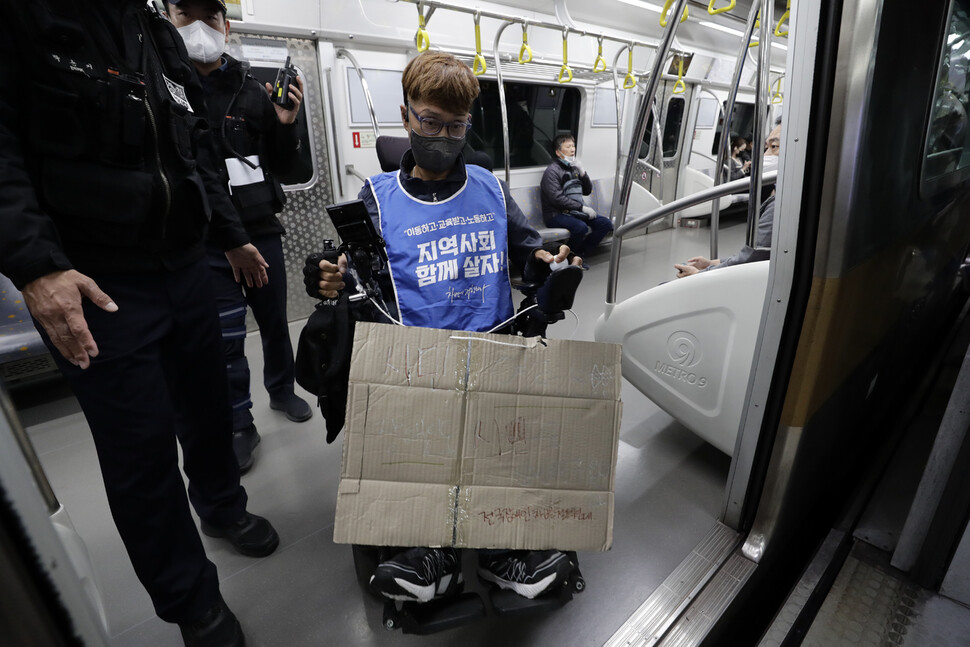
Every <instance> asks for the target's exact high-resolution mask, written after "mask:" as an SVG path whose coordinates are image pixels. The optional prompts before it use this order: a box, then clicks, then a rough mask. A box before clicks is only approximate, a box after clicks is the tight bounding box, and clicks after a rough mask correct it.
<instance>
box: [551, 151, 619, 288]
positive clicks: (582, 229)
mask: <svg viewBox="0 0 970 647" xmlns="http://www.w3.org/2000/svg"><path fill="white" fill-rule="evenodd" d="M553 146H554V148H555V154H556V159H555V160H554V161H553V162H552V163H551V164H550V165H549V166H547V167H546V170H545V172H544V173H543V174H542V181H541V182H540V184H539V189H540V202H541V203H542V220H543V221H544V222H545V223H546V226H547V227H556V228H561V229H568V230H569V241H568V245H569V248H570V249H571V250H573V251H574V252H575V253H576V254H577V255H579V256H586V255H587V254H589V253H590V252H591V251H593V250H594V249H596V246H597V245H599V244H600V241H602V240H603V238H604V237H605V236H606V234H608V233H610V232H611V231H613V223H612V222H610V219H609V218H606V217H604V216H600V215H597V214H596V212H595V211H594V210H593V208H592V207H589V206H587V205H586V204H584V203H583V196H584V195H589V194H590V193H591V192H592V190H593V182H592V181H591V180H590V179H589V175H588V174H587V173H586V170H585V169H584V168H583V165H582V163H581V162H580V161H579V160H578V159H576V140H575V139H573V137H572V135H559V136H558V137H556V139H555V142H554V143H553ZM583 269H589V267H588V266H587V265H586V264H585V263H583Z"/></svg>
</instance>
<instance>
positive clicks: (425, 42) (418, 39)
mask: <svg viewBox="0 0 970 647" xmlns="http://www.w3.org/2000/svg"><path fill="white" fill-rule="evenodd" d="M414 44H415V45H416V46H417V48H418V52H424V51H427V49H428V48H429V47H430V46H431V39H430V38H429V37H428V30H427V29H425V23H424V3H423V2H419V3H418V33H416V34H415V35H414Z"/></svg>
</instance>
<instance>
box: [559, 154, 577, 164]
mask: <svg viewBox="0 0 970 647" xmlns="http://www.w3.org/2000/svg"><path fill="white" fill-rule="evenodd" d="M562 161H564V162H565V163H566V166H572V165H573V164H575V163H576V156H575V155H567V156H565V157H563V158H562Z"/></svg>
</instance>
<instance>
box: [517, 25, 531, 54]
mask: <svg viewBox="0 0 970 647" xmlns="http://www.w3.org/2000/svg"><path fill="white" fill-rule="evenodd" d="M531 62H532V48H531V47H529V23H528V21H526V22H524V23H522V47H520V48H519V63H520V64H525V63H531Z"/></svg>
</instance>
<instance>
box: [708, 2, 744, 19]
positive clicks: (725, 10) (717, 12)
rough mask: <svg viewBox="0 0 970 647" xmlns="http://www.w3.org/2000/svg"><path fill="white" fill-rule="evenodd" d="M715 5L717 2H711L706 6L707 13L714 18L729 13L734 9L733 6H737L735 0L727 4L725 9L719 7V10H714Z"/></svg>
mask: <svg viewBox="0 0 970 647" xmlns="http://www.w3.org/2000/svg"><path fill="white" fill-rule="evenodd" d="M715 4H717V0H711V3H710V4H709V5H707V13H709V14H711V15H712V16H716V15H717V14H719V13H725V12H727V11H731V9H734V5H736V4H737V0H731V4H729V5H728V6H726V7H721V8H720V9H715V8H714V5H715Z"/></svg>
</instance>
